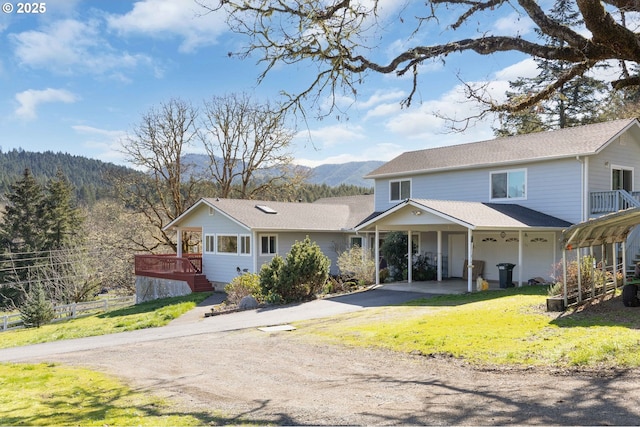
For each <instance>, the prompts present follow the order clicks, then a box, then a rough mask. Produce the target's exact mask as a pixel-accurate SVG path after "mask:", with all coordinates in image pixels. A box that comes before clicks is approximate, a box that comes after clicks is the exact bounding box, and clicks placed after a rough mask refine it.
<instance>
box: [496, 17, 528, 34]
mask: <svg viewBox="0 0 640 427" xmlns="http://www.w3.org/2000/svg"><path fill="white" fill-rule="evenodd" d="M534 27H535V25H534V23H533V21H532V20H531V18H529V16H528V15H524V14H521V13H518V12H512V13H510V14H508V15H507V16H503V17H502V18H499V19H497V20H496V22H495V23H494V24H493V28H494V29H495V30H496V31H497V32H498V33H499V34H500V35H506V36H509V35H511V36H523V35H525V34H529V33H530V32H531V31H532V30H533V28H534Z"/></svg>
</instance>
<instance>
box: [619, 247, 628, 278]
mask: <svg viewBox="0 0 640 427" xmlns="http://www.w3.org/2000/svg"><path fill="white" fill-rule="evenodd" d="M620 246H622V284H623V285H626V284H627V240H626V239H625V240H624V241H623V242H620Z"/></svg>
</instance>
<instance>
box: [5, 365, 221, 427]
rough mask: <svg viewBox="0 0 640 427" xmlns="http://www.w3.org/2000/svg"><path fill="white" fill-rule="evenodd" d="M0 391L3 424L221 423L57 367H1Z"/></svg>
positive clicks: (110, 382) (98, 377)
mask: <svg viewBox="0 0 640 427" xmlns="http://www.w3.org/2000/svg"><path fill="white" fill-rule="evenodd" d="M0 389H1V390H2V393H0V425H31V426H37V425H83V426H106V425H140V426H145V425H150V426H192V425H204V424H211V423H214V422H215V420H216V419H218V418H216V417H214V416H213V415H211V414H206V413H191V414H189V413H182V412H180V411H177V410H175V409H174V408H173V407H172V406H171V404H170V403H169V402H167V401H165V400H163V399H160V398H158V397H155V396H150V395H148V394H143V393H139V392H136V391H133V390H131V389H130V388H128V387H127V386H125V385H124V384H122V383H121V382H119V381H117V380H114V379H112V378H110V377H108V376H106V375H103V374H100V373H97V372H93V371H90V370H86V369H79V368H67V367H63V366H58V365H54V364H37V365H22V364H0Z"/></svg>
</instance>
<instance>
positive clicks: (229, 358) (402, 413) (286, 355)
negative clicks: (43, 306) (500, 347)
mask: <svg viewBox="0 0 640 427" xmlns="http://www.w3.org/2000/svg"><path fill="white" fill-rule="evenodd" d="M210 319H213V318H208V319H204V320H201V321H199V323H198V325H197V326H198V327H200V328H202V325H204V324H206V322H208V321H209V320H210ZM202 330H203V332H202V333H197V334H191V335H189V336H171V337H165V338H163V337H161V336H156V338H155V339H152V340H140V341H137V342H136V341H129V342H125V341H123V342H121V343H119V344H117V345H113V346H108V345H105V346H98V347H97V348H93V349H86V350H77V351H72V352H61V353H59V354H50V355H46V356H44V355H39V356H38V355H35V356H33V357H30V358H29V360H30V361H44V360H46V361H55V362H62V363H67V364H71V365H77V366H84V367H90V368H92V369H97V370H99V371H103V372H106V373H109V374H111V375H114V376H117V377H119V378H122V379H124V380H125V381H126V382H127V383H128V384H129V385H131V386H133V387H134V388H136V389H140V390H145V391H150V392H153V393H156V394H159V395H162V396H166V397H171V398H172V399H173V400H174V401H175V402H176V404H177V405H178V408H177V410H179V411H180V412H183V413H190V414H193V415H195V416H198V417H200V419H201V420H202V422H203V424H204V423H217V424H234V423H236V424H237V423H243V422H253V423H259V424H267V423H272V424H280V425H283V424H296V425H305V424H307V425H309V424H314V425H320V424H322V425H347V424H349V425H364V424H367V425H398V424H431V425H432V424H440V425H442V424H446V425H451V424H456V425H460V424H476V425H488V424H491V425H496V424H531V425H540V424H545V425H549V424H554V425H631V424H638V423H639V422H640V408H639V405H638V403H639V400H640V399H639V396H640V377H638V376H637V375H635V374H633V375H631V374H625V375H621V374H615V373H591V374H590V373H575V372H574V373H566V372H550V371H545V370H526V369H520V370H486V369H485V370H477V369H473V368H472V367H469V366H466V365H465V364H464V363H462V362H460V361H458V360H455V359H438V358H429V357H423V356H417V355H405V354H399V353H393V352H388V351H380V350H372V349H352V348H345V347H340V346H333V345H327V344H319V343H318V342H315V341H313V340H312V339H310V338H309V337H305V335H304V331H291V332H270V333H268V332H262V331H260V330H258V329H256V328H254V327H251V328H247V329H239V330H231V331H214V330H212V331H208V332H206V331H204V329H202Z"/></svg>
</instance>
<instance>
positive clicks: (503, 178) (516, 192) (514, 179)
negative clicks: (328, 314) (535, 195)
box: [491, 169, 527, 199]
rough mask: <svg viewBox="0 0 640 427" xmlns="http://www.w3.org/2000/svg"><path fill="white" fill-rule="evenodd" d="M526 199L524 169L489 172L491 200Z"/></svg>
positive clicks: (525, 174) (525, 173)
mask: <svg viewBox="0 0 640 427" xmlns="http://www.w3.org/2000/svg"><path fill="white" fill-rule="evenodd" d="M526 197H527V172H526V170H524V169H520V170H512V171H505V172H491V198H492V199H524V198H526Z"/></svg>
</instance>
